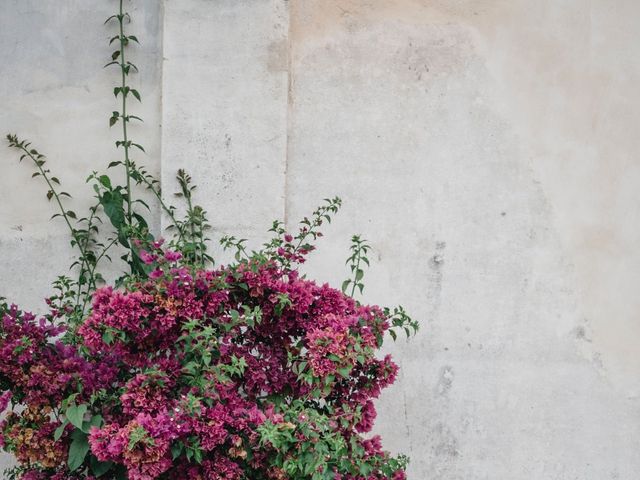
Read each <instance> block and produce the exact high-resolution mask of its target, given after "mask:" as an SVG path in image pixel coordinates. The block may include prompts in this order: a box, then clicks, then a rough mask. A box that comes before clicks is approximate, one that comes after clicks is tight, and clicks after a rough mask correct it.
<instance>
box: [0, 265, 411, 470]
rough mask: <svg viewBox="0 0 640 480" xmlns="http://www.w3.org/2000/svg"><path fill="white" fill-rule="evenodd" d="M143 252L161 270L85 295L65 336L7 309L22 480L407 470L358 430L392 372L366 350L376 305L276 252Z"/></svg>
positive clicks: (1, 352)
mask: <svg viewBox="0 0 640 480" xmlns="http://www.w3.org/2000/svg"><path fill="white" fill-rule="evenodd" d="M148 255H152V254H148ZM153 256H154V257H155V258H153V259H149V261H150V264H151V265H152V266H153V267H154V270H153V271H156V272H160V273H158V274H155V275H153V276H151V277H149V278H147V279H146V280H144V281H139V282H136V283H132V284H130V285H129V286H128V288H126V289H114V288H112V287H104V288H102V289H99V290H98V291H96V293H95V294H94V295H93V304H92V310H91V314H90V315H89V316H88V317H87V318H86V320H85V321H84V323H83V324H82V325H81V326H80V327H79V329H78V330H77V332H76V334H75V335H73V336H72V337H67V336H62V337H61V335H62V334H63V333H64V330H63V328H61V327H59V326H56V325H54V324H53V321H47V320H46V319H40V320H37V319H36V318H35V317H34V316H32V315H30V314H28V313H23V312H20V311H19V310H18V309H17V308H16V307H14V306H12V307H8V308H7V309H6V311H5V313H4V318H3V320H2V331H1V335H0V374H1V375H2V377H1V382H2V384H3V386H5V388H8V389H9V390H10V391H11V392H10V393H9V392H7V393H5V394H3V395H2V397H0V400H1V402H0V403H2V404H3V405H2V406H5V407H6V404H7V403H8V402H9V401H10V399H11V401H12V402H14V403H15V404H22V405H25V406H26V409H24V410H23V411H22V413H10V414H9V415H8V416H7V418H6V419H5V420H4V422H3V424H2V444H3V446H4V448H5V449H6V450H9V451H11V452H13V453H14V454H15V455H16V457H17V459H18V461H19V462H21V463H22V464H23V465H24V466H25V467H26V469H25V470H24V473H23V475H22V478H23V479H29V478H71V477H70V475H72V474H77V473H78V472H85V473H86V475H91V474H93V475H95V474H96V473H102V472H103V471H104V472H111V474H112V476H113V478H128V479H131V480H151V479H156V478H184V479H187V478H195V479H198V478H199V479H235V480H240V479H245V478H252V479H265V480H266V479H288V478H310V479H325V478H327V479H328V478H336V479H343V480H377V479H383V478H394V479H398V478H404V477H403V475H404V473H403V469H404V466H405V463H406V461H405V460H404V459H403V458H393V457H390V456H389V455H388V454H387V453H385V452H384V451H383V450H382V448H381V446H380V443H379V440H378V439H377V437H374V438H371V439H368V440H367V439H365V438H363V437H361V436H360V435H361V433H364V432H368V431H370V430H371V427H372V425H373V420H374V419H375V415H376V414H375V408H374V406H373V402H372V399H374V398H376V397H377V396H378V395H379V394H380V391H381V390H382V389H383V388H384V387H386V386H387V385H389V384H390V383H392V382H393V380H394V378H395V375H396V371H397V367H396V365H395V364H394V363H393V362H392V360H391V359H390V358H389V357H385V358H382V359H380V358H377V357H376V351H377V350H378V349H379V348H380V346H381V345H382V341H383V337H384V334H385V331H386V330H387V329H388V328H389V318H388V315H387V314H386V313H385V312H384V311H383V310H382V309H380V308H378V307H374V306H365V305H360V304H359V303H357V302H356V301H355V300H354V299H352V298H351V297H349V296H347V295H345V294H343V293H342V292H340V291H339V290H336V289H334V288H331V287H330V286H329V285H326V284H324V285H319V284H317V283H315V282H313V281H310V280H307V279H305V278H302V277H301V276H300V275H299V274H298V273H297V271H295V270H290V269H284V268H282V267H281V265H280V264H279V263H278V259H277V258H270V259H265V258H262V257H257V256H256V257H252V258H249V259H246V260H243V261H240V262H237V263H236V264H233V265H230V266H227V267H220V268H218V269H216V270H203V269H191V268H188V267H186V266H183V265H179V264H178V263H177V262H179V260H180V259H179V257H178V256H176V255H172V254H171V253H168V254H166V253H165V254H164V255H163V256H162V257H157V256H156V255H155V254H153ZM65 338H73V339H75V340H74V341H75V342H76V343H75V344H65V343H64V340H65ZM10 395H13V396H12V397H10ZM78 415H79V416H78ZM79 447H80V450H81V451H83V450H84V453H85V454H84V456H83V457H82V458H81V459H79V460H78V459H77V458H76V457H77V455H76V453H75V452H76V450H78V448H79ZM72 455H75V456H74V457H73V458H71V456H72ZM310 455H311V457H310ZM309 458H315V460H314V461H313V462H311V464H312V465H313V467H312V468H311V467H310V466H309V465H310V464H309V461H308V459H309ZM305 459H306V460H305ZM305 462H306V463H305ZM363 465H366V466H367V467H366V468H364V467H363ZM71 467H75V468H71ZM36 472H37V473H38V475H40V474H45V477H40V476H35V477H34V475H36ZM74 472H75V473H74ZM363 472H366V474H363ZM61 475H62V477H61ZM65 475H66V476H65ZM96 476H97V475H96Z"/></svg>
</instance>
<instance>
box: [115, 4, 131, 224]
mask: <svg viewBox="0 0 640 480" xmlns="http://www.w3.org/2000/svg"><path fill="white" fill-rule="evenodd" d="M122 5H123V0H120V12H119V13H120V14H119V15H118V23H119V25H120V70H121V72H122V89H121V90H120V94H121V95H122V113H121V115H122V136H123V140H124V142H123V146H124V161H125V169H126V175H127V223H128V224H129V227H131V226H132V222H133V215H132V211H131V204H132V198H131V160H130V159H129V139H128V136H127V123H128V122H127V92H126V86H127V74H126V66H127V65H126V62H125V36H124V17H125V15H124V11H123V6H122Z"/></svg>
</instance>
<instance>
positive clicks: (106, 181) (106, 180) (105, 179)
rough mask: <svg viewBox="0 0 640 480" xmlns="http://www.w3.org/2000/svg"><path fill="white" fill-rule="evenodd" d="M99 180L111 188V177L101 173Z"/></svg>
mask: <svg viewBox="0 0 640 480" xmlns="http://www.w3.org/2000/svg"><path fill="white" fill-rule="evenodd" d="M98 181H99V182H100V183H101V184H102V185H103V186H104V187H105V188H108V189H109V190H111V179H110V178H109V177H108V176H106V175H100V176H99V177H98Z"/></svg>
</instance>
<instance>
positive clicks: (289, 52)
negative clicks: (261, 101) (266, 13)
mask: <svg viewBox="0 0 640 480" xmlns="http://www.w3.org/2000/svg"><path fill="white" fill-rule="evenodd" d="M284 2H285V5H286V9H287V13H288V27H287V118H286V131H285V135H286V138H285V142H286V143H285V156H284V202H283V215H282V216H283V221H284V227H285V228H287V227H288V223H289V161H290V155H291V126H292V119H291V117H292V114H293V108H292V106H293V59H292V55H293V53H292V50H291V43H292V42H291V22H292V18H293V14H292V7H291V4H292V2H293V0H289V1H287V0H284Z"/></svg>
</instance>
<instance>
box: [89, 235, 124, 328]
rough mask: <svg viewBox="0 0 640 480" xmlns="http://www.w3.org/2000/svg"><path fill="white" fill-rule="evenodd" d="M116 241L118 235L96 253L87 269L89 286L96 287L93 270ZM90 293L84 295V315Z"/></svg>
mask: <svg viewBox="0 0 640 480" xmlns="http://www.w3.org/2000/svg"><path fill="white" fill-rule="evenodd" d="M117 241H118V237H116V238H114V239H112V240H111V241H110V242H109V243H108V244H107V245H106V246H105V247H104V248H103V249H102V252H100V255H98V256H97V257H96V261H95V263H94V264H93V266H92V267H91V268H90V269H89V278H90V279H91V280H90V281H91V285H90V287H92V288H93V289H95V287H96V278H95V271H96V269H97V268H98V263H100V260H102V257H104V256H105V255H106V253H107V251H108V250H109V249H110V248H111V247H112V246H113V245H114V244H115V243H116V242H117ZM89 298H90V295H85V296H84V302H83V303H82V315H83V316H84V312H85V309H86V308H87V303H88V301H89Z"/></svg>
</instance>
